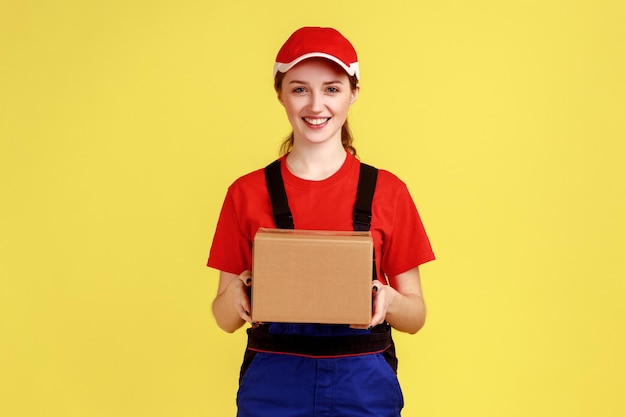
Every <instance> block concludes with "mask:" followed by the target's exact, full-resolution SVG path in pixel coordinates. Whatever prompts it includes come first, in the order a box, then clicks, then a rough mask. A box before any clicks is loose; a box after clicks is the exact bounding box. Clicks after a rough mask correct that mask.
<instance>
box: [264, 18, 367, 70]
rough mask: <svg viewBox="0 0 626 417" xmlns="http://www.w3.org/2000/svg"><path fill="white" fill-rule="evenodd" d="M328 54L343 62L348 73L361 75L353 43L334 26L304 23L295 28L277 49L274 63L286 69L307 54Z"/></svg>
mask: <svg viewBox="0 0 626 417" xmlns="http://www.w3.org/2000/svg"><path fill="white" fill-rule="evenodd" d="M316 57H317V58H326V59H330V60H331V61H333V62H336V63H337V64H339V65H341V67H342V68H343V69H344V70H345V71H346V72H347V73H348V75H354V76H356V78H357V80H358V79H359V63H358V61H357V57H356V51H355V50H354V47H353V46H352V44H351V43H350V41H349V40H347V39H346V38H345V37H344V36H343V35H342V34H341V33H339V32H338V31H337V30H335V29H333V28H322V27H303V28H300V29H298V30H296V31H295V32H294V33H293V34H292V35H291V36H290V37H289V39H287V41H286V42H285V44H284V45H283V46H282V48H280V51H278V55H277V56H276V63H275V64H274V77H276V73H278V72H279V71H280V72H283V73H285V72H287V71H289V70H290V69H291V68H292V67H293V66H294V65H296V64H297V63H299V62H301V61H303V60H305V59H308V58H316Z"/></svg>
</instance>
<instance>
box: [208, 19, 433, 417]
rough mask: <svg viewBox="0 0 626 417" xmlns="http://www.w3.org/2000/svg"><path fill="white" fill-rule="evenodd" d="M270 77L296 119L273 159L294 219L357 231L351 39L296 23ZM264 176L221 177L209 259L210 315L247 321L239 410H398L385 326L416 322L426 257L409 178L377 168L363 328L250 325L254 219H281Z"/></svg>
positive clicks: (231, 326)
mask: <svg viewBox="0 0 626 417" xmlns="http://www.w3.org/2000/svg"><path fill="white" fill-rule="evenodd" d="M274 80H275V89H276V93H277V97H278V101H279V102H280V104H281V105H282V106H283V107H284V108H285V112H286V114H287V118H288V119H289V122H290V124H291V126H292V128H293V133H292V134H291V135H290V137H289V138H288V139H287V140H286V141H285V143H284V144H283V147H282V153H283V154H282V156H281V157H280V158H279V161H280V162H279V163H280V168H279V169H280V173H281V174H282V181H283V183H284V187H285V191H286V194H287V200H288V205H289V208H290V210H291V213H292V217H293V223H294V226H295V228H297V229H306V230H335V231H348V230H354V227H355V223H354V213H353V211H354V205H355V199H356V192H357V185H358V182H359V175H360V166H361V163H360V162H359V160H358V159H357V158H356V151H355V148H354V147H353V145H352V136H351V133H350V130H349V128H348V123H347V116H348V111H349V109H350V106H351V105H352V104H353V103H354V102H355V101H356V99H357V97H358V95H359V85H358V80H359V67H358V61H357V55H356V52H355V50H354V48H353V46H352V45H351V44H350V42H349V41H348V40H347V39H346V38H344V37H343V36H342V35H341V34H340V33H339V32H338V31H336V30H334V29H332V28H320V27H304V28H301V29H298V30H297V31H296V32H294V33H293V34H292V35H291V37H290V38H289V39H288V40H287V41H286V42H285V44H284V45H283V46H282V48H281V49H280V51H279V52H278V56H277V58H276V64H275V66H274ZM265 175H266V174H265V170H264V169H260V170H257V171H254V172H252V173H249V174H247V175H245V176H243V177H241V178H239V179H238V180H236V181H235V182H234V183H233V184H232V185H231V187H229V189H228V193H227V195H226V199H225V201H224V204H223V207H222V211H221V214H220V218H219V222H218V225H217V230H216V232H215V237H214V240H213V245H212V247H211V252H210V255H209V260H208V265H209V266H210V267H212V268H215V269H218V270H219V271H220V278H219V285H218V290H217V296H216V297H215V300H214V302H213V313H214V315H215V319H216V321H217V324H218V325H219V326H220V327H221V328H222V329H223V330H225V331H227V332H233V331H235V330H237V329H239V328H240V327H242V326H243V325H244V324H246V323H248V324H250V325H251V327H250V328H249V329H248V334H249V343H248V347H247V349H246V354H245V357H244V363H243V365H242V368H241V374H240V387H239V392H238V394H237V405H238V416H239V417H273V416H280V417H292V416H293V417H296V416H302V417H305V416H307V417H312V416H329V417H332V416H337V417H339V416H341V417H350V416H355V417H356V416H358V417H364V416H376V417H387V416H388V417H398V416H399V415H400V410H401V409H402V407H403V404H404V402H403V397H402V392H401V390H400V387H399V385H398V380H397V378H396V367H397V360H396V358H395V351H394V347H393V342H392V340H391V334H390V331H391V330H390V329H391V328H394V329H396V330H398V331H401V332H407V333H416V332H417V331H418V330H419V329H420V328H421V327H422V326H423V324H424V320H425V305H424V299H423V296H422V288H421V284H420V274H419V266H420V265H421V264H423V263H425V262H428V261H430V260H433V259H434V255H433V252H432V250H431V247H430V243H429V241H428V238H427V236H426V233H425V231H424V227H423V225H422V222H421V220H420V217H419V214H418V212H417V209H416V208H415V205H414V203H413V200H412V199H411V196H410V195H409V192H408V190H407V187H406V185H405V184H404V183H403V182H402V181H401V180H399V179H398V178H397V177H395V176H394V175H393V174H391V173H390V172H388V171H384V170H379V171H378V176H377V181H376V188H375V192H374V196H373V201H372V209H371V212H372V216H371V224H370V225H369V230H370V231H371V233H372V237H373V240H374V248H375V250H374V252H375V254H374V258H375V262H376V265H375V269H376V276H377V278H378V279H377V280H374V281H373V286H372V296H373V308H372V320H371V323H370V325H369V326H354V325H352V326H351V325H350V323H346V325H324V324H293V323H270V324H262V325H258V324H256V323H252V321H251V319H250V314H251V302H250V298H249V296H248V294H249V292H248V290H249V287H250V285H254V283H253V277H252V274H251V272H250V270H251V269H252V253H251V252H252V241H253V239H254V235H255V233H256V232H257V230H258V229H259V228H260V227H270V228H272V227H277V225H276V223H275V219H274V217H273V211H272V201H271V199H270V196H269V192H268V186H267V183H266V177H265ZM319 291H325V289H324V288H319ZM355 341H356V342H355ZM291 342H293V343H291ZM285 346H289V347H287V348H285ZM313 346H315V348H312V347H313Z"/></svg>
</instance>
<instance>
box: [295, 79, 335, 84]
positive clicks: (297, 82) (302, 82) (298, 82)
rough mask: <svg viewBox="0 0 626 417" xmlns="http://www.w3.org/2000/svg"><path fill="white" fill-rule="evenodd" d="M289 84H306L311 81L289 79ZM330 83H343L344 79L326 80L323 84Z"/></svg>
mask: <svg viewBox="0 0 626 417" xmlns="http://www.w3.org/2000/svg"><path fill="white" fill-rule="evenodd" d="M289 84H305V85H308V84H309V83H308V82H306V81H300V80H291V81H289ZM329 84H343V81H341V80H333V81H325V82H324V83H323V85H329Z"/></svg>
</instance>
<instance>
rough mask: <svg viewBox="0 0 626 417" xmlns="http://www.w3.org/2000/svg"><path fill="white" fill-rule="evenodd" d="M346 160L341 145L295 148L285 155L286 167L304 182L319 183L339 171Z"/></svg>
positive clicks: (344, 151)
mask: <svg viewBox="0 0 626 417" xmlns="http://www.w3.org/2000/svg"><path fill="white" fill-rule="evenodd" d="M345 160H346V150H345V149H344V147H343V145H341V144H339V146H327V147H319V146H317V147H314V149H311V148H307V149H303V147H302V146H295V144H294V147H293V149H292V150H291V152H290V153H289V155H287V159H286V161H287V167H288V168H289V170H290V171H291V172H292V173H293V174H294V175H295V176H296V177H299V178H302V179H305V180H311V181H321V180H325V179H326V178H328V177H330V176H332V175H333V174H334V173H336V172H337V171H339V169H340V168H341V166H342V165H343V163H344V162H345Z"/></svg>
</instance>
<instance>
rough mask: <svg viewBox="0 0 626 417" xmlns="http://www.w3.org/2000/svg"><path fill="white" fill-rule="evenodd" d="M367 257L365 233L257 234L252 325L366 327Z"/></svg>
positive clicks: (369, 299)
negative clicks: (281, 324)
mask: <svg viewBox="0 0 626 417" xmlns="http://www.w3.org/2000/svg"><path fill="white" fill-rule="evenodd" d="M372 254H373V243H372V237H371V234H370V233H369V232H325V231H306V230H285V229H264V228H261V229H259V231H258V232H257V234H256V236H255V238H254V247H253V262H252V264H253V267H252V320H253V321H255V322H287V323H326V324H361V325H366V324H369V323H370V321H371V315H372Z"/></svg>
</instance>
